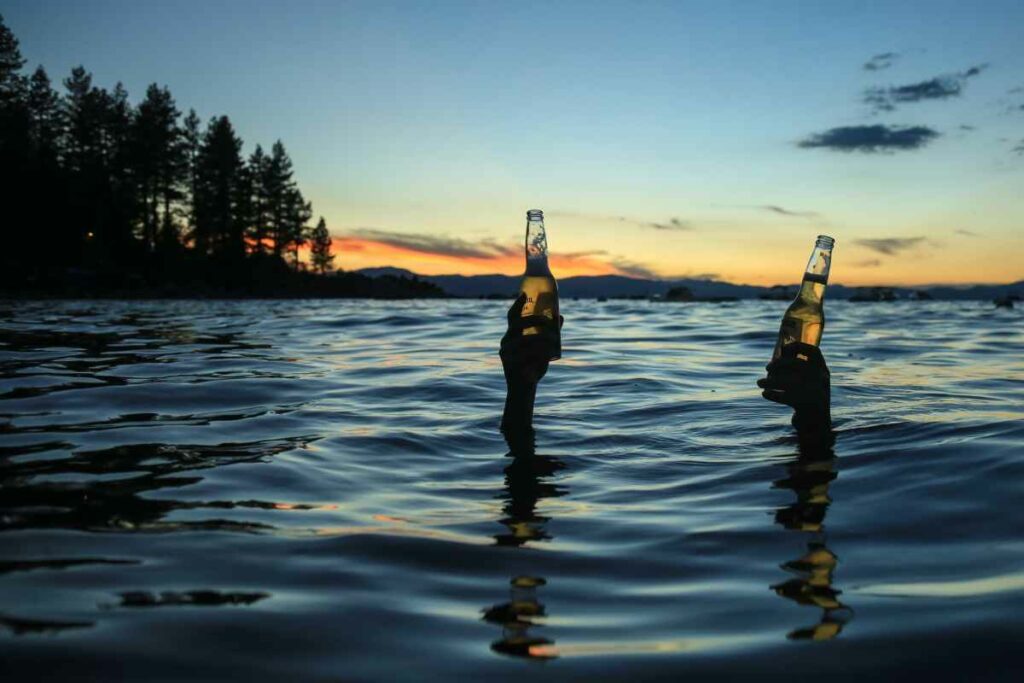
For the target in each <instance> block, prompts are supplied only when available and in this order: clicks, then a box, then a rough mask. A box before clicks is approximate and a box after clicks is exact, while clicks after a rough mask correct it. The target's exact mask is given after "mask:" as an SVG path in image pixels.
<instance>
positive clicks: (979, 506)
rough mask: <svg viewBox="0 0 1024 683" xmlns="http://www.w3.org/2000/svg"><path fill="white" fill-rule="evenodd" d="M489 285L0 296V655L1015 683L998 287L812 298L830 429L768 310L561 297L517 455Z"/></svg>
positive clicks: (1020, 526) (71, 665) (161, 674)
mask: <svg viewBox="0 0 1024 683" xmlns="http://www.w3.org/2000/svg"><path fill="white" fill-rule="evenodd" d="M506 305H507V304H502V303H500V302H477V301H469V302H466V301H434V302H400V303H395V302H355V301H353V302H339V301H286V302H277V301H274V302H251V301H250V302H141V303H139V302H136V303H120V302H63V303H53V302H46V303H7V304H0V487H2V488H0V494H2V495H0V654H2V659H0V669H2V670H4V672H5V673H9V674H20V677H22V678H26V679H29V678H31V679H39V680H46V679H47V678H49V677H50V676H53V675H57V674H60V675H63V676H65V677H71V678H74V679H79V680H86V679H95V680H114V679H142V678H149V679H153V680H226V679H239V680H263V679H268V678H271V677H275V678H276V677H287V679H288V680H324V681H327V680H331V681H337V680H396V679H410V680H411V679H415V680H430V679H436V680H452V679H454V678H455V677H463V678H465V677H470V678H474V679H480V678H488V679H499V680H511V679H522V678H523V677H532V678H537V679H541V680H544V679H566V678H587V679H594V680H601V679H607V680H615V679H621V678H623V677H629V678H633V679H641V678H655V677H666V678H667V677H674V678H682V677H683V676H691V675H702V674H703V675H706V674H711V673H715V674H731V675H759V676H760V675H769V676H773V675H778V676H787V677H791V676H799V675H801V674H806V675H810V674H815V675H828V676H837V677H861V676H864V675H877V674H878V673H890V674H895V673H897V672H898V673H901V674H911V673H916V674H921V673H931V674H936V675H938V676H939V677H957V678H967V677H973V678H1006V679H1010V678H1012V673H1013V671H1014V670H1015V669H1016V668H1017V665H1016V656H1017V650H1018V649H1019V645H1020V643H1021V641H1022V636H1024V618H1022V616H1021V614H1022V611H1021V607H1024V569H1022V567H1024V521H1022V520H1024V518H1022V516H1021V514H1020V510H1021V505H1022V503H1024V496H1022V495H1021V494H1022V491H1024V485H1022V481H1024V460H1022V454H1024V449H1022V446H1024V333H1022V314H1021V311H1019V310H1009V311H1007V310H995V309H993V308H992V307H991V305H990V304H985V303H982V302H958V303H943V302H934V303H917V304H910V303H905V304H859V305H858V304H849V303H845V302H830V303H828V304H827V309H828V315H829V319H828V325H827V328H826V331H825V336H824V341H823V349H824V352H825V355H826V358H827V359H828V362H829V365H830V367H831V369H832V374H833V389H832V397H833V416H834V418H835V443H834V445H833V446H832V447H829V446H828V445H827V444H826V445H821V444H806V443H801V442H800V441H798V439H797V438H796V435H795V433H794V432H793V430H792V428H791V427H790V425H789V415H788V413H787V410H786V409H784V408H782V407H780V406H777V405H775V404H771V403H768V402H766V401H763V400H762V399H761V398H760V396H759V393H758V391H757V390H756V388H755V387H754V381H755V380H756V379H757V377H758V376H760V374H762V371H763V365H764V363H765V361H766V360H767V358H768V357H769V356H770V354H771V350H772V346H773V343H774V331H775V330H776V329H777V326H778V321H779V317H780V315H781V313H782V309H783V308H784V307H785V304H784V303H778V302H747V303H740V304H727V305H705V304H659V303H648V302H608V303H598V302H593V301H564V302H563V303H562V308H563V311H562V312H563V314H564V315H565V316H566V319H567V322H566V326H565V330H564V334H563V358H562V360H560V361H558V362H557V363H554V364H552V366H551V369H550V371H549V373H548V376H547V377H546V378H545V380H544V381H543V383H542V385H541V388H540V391H539V398H538V404H537V419H536V426H537V428H538V449H537V450H538V453H537V455H536V456H535V458H534V459H533V460H532V461H529V462H526V461H515V460H513V459H511V458H508V457H506V452H507V448H506V446H505V443H504V441H503V440H502V438H501V435H500V434H499V433H498V431H497V423H498V420H499V414H500V410H501V405H502V402H503V398H504V382H503V379H502V373H501V367H500V363H499V361H498V358H497V355H496V350H497V343H498V339H499V338H500V336H501V333H502V324H503V322H504V309H505V306H506ZM16 677H18V676H16Z"/></svg>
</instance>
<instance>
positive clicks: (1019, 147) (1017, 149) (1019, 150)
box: [1013, 138, 1024, 154]
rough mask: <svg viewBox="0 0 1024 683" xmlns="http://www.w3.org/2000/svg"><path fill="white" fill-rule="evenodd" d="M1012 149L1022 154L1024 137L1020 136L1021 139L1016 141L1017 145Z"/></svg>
mask: <svg viewBox="0 0 1024 683" xmlns="http://www.w3.org/2000/svg"><path fill="white" fill-rule="evenodd" d="M1013 151H1014V152H1016V153H1017V154H1024V138H1021V141H1020V142H1018V143H1017V146H1016V147H1014V148H1013Z"/></svg>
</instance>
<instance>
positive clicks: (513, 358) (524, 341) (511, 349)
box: [500, 294, 565, 387]
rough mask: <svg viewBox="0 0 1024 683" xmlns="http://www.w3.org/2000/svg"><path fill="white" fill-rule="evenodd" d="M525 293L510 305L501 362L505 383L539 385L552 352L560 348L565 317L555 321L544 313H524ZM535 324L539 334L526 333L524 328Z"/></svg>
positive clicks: (545, 372)
mask: <svg viewBox="0 0 1024 683" xmlns="http://www.w3.org/2000/svg"><path fill="white" fill-rule="evenodd" d="M525 305H526V294H520V295H519V298H517V299H516V300H515V301H514V302H513V303H512V306H511V308H509V309H508V329H507V330H506V331H505V336H504V337H502V338H501V352H500V355H501V365H502V368H503V369H504V370H505V383H506V384H508V385H509V386H510V387H511V386H514V385H515V386H530V385H536V384H537V383H538V382H540V380H541V378H542V377H544V375H545V374H547V371H548V362H549V360H548V359H549V358H551V354H552V352H553V351H554V350H556V349H557V348H558V333H559V330H561V328H562V323H563V322H564V321H565V319H564V318H563V317H562V316H558V323H557V325H558V326H557V327H556V326H555V321H553V320H551V319H550V318H548V317H547V316H543V315H530V316H527V317H525V318H524V317H523V306H525ZM529 327H536V328H538V329H539V330H540V334H529V335H524V334H523V330H525V329H527V328H529Z"/></svg>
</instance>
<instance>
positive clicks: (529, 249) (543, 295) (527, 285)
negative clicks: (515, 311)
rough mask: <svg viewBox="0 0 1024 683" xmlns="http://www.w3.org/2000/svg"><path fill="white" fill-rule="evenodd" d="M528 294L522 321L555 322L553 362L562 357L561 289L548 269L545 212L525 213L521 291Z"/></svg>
mask: <svg viewBox="0 0 1024 683" xmlns="http://www.w3.org/2000/svg"><path fill="white" fill-rule="evenodd" d="M519 291H520V292H521V293H525V294H526V304H525V305H524V306H523V317H524V318H525V317H526V316H530V315H543V316H544V317H546V318H549V319H550V320H552V321H554V327H553V330H554V335H555V347H554V348H553V349H552V352H551V360H558V359H559V358H561V357H562V336H561V332H560V331H559V329H558V285H557V284H556V283H555V278H554V276H553V275H552V274H551V269H550V268H549V267H548V237H547V233H546V232H545V231H544V212H543V211H541V210H540V209H532V210H530V211H527V212H526V272H525V273H524V274H523V282H522V285H520V287H519ZM539 333H540V329H539V328H537V327H527V328H526V329H525V330H523V334H524V335H529V334H539Z"/></svg>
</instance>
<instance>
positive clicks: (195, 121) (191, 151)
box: [181, 109, 202, 242]
mask: <svg viewBox="0 0 1024 683" xmlns="http://www.w3.org/2000/svg"><path fill="white" fill-rule="evenodd" d="M199 126H200V121H199V115H198V114H196V110H195V109H189V110H188V116H186V117H185V120H184V121H183V122H182V126H181V147H182V156H183V162H184V164H185V193H184V194H185V197H184V204H185V209H184V214H185V222H186V224H187V228H186V232H185V240H186V242H188V241H194V239H195V234H194V233H195V227H196V186H197V184H198V177H199V175H198V174H199V149H200V147H201V143H202V132H201V131H200V130H199Z"/></svg>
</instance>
